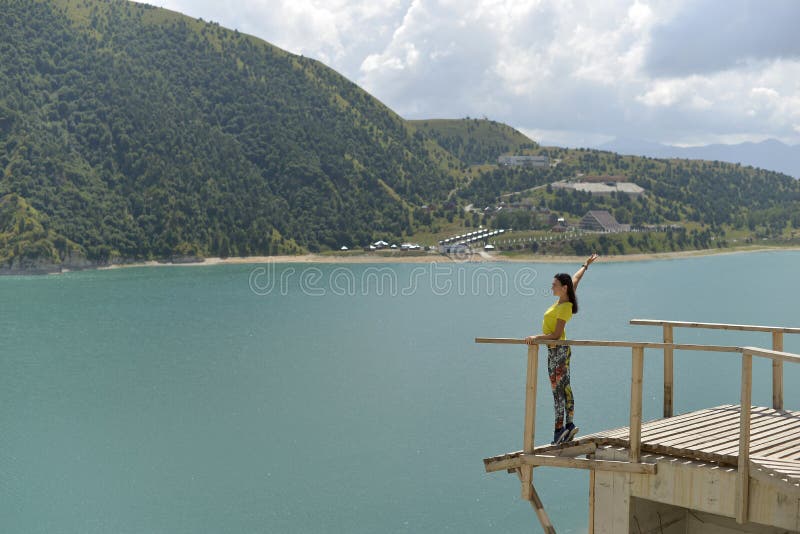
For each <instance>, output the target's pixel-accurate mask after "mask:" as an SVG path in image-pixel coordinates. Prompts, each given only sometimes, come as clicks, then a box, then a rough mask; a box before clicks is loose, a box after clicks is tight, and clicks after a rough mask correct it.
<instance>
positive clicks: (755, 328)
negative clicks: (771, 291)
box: [630, 319, 800, 417]
mask: <svg viewBox="0 0 800 534" xmlns="http://www.w3.org/2000/svg"><path fill="white" fill-rule="evenodd" d="M630 324H632V325H639V326H660V327H662V329H663V331H664V335H663V338H664V343H672V342H673V341H674V338H673V329H674V328H703V329H710V330H737V331H740V332H770V333H771V334H772V350H773V351H774V352H783V335H784V334H800V328H794V327H787V326H762V325H749V324H727V323H693V322H689V321H664V320H661V319H631V320H630ZM760 356H764V357H769V358H771V359H772V407H773V408H775V409H776V410H783V362H785V361H791V360H789V359H786V358H784V357H782V356H766V355H760ZM673 367H674V363H673V354H672V348H670V347H664V417H672V414H673V404H674V399H673V380H674V378H673Z"/></svg>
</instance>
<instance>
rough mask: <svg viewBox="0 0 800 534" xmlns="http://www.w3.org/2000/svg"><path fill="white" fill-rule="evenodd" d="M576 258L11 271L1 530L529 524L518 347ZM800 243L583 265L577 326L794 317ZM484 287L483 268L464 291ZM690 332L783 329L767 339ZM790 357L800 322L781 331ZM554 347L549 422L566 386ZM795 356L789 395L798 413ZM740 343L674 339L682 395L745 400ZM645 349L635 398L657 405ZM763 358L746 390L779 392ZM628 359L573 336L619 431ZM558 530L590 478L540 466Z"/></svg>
mask: <svg viewBox="0 0 800 534" xmlns="http://www.w3.org/2000/svg"><path fill="white" fill-rule="evenodd" d="M576 267H578V265H553V264H550V265H548V264H527V265H526V264H473V263H461V264H448V265H443V264H439V265H429V264H395V265H385V264H384V265H347V266H342V265H305V264H294V265H290V264H283V265H274V264H273V265H269V264H267V265H226V266H208V267H163V268H130V269H119V270H111V271H91V272H79V273H67V274H63V275H58V276H45V277H5V278H0V299H2V307H0V325H2V328H0V343H2V345H1V346H2V352H0V532H9V533H40V532H41V533H81V534H87V533H187V534H188V533H192V534H195V533H228V532H229V533H266V532H269V533H273V532H275V533H299V532H347V533H350V532H353V533H375V532H409V533H417V532H426V533H440V532H457V533H467V532H475V533H477V532H531V530H532V529H533V530H534V531H535V530H538V529H539V527H538V523H537V520H536V516H535V514H534V513H533V510H532V509H531V508H530V506H529V505H528V504H527V503H526V502H524V501H521V500H520V499H519V483H518V481H517V479H516V477H514V476H511V475H508V474H506V473H505V472H502V473H493V474H486V473H484V470H483V463H482V459H483V458H484V457H487V456H493V455H496V454H501V453H504V452H508V451H513V450H518V449H520V448H521V446H522V414H523V394H524V385H525V384H524V381H525V379H524V377H525V361H526V358H525V355H526V351H525V347H522V346H500V345H476V344H475V343H474V342H473V340H474V338H475V337H522V336H524V335H528V334H532V333H537V332H538V331H539V328H540V324H541V315H542V313H543V312H544V310H545V309H546V308H547V307H548V306H549V305H550V303H551V302H552V301H553V297H552V295H550V294H549V287H550V282H551V280H552V275H553V274H554V273H556V272H559V271H565V270H566V271H569V272H573V271H574V270H575V268H576ZM798 273H800V252H795V251H782V252H762V253H752V254H734V255H721V256H709V257H700V258H693V259H682V260H672V261H655V262H632V263H616V264H613V263H608V264H603V263H598V264H595V265H593V266H592V268H591V269H590V270H589V272H588V274H587V275H586V277H585V278H584V281H583V282H582V284H581V287H580V290H579V292H578V297H579V302H580V306H581V308H580V313H579V314H577V315H576V316H575V317H574V318H573V320H572V321H571V322H570V323H569V325H568V327H567V333H568V335H569V337H571V338H578V339H629V340H630V339H636V340H659V338H660V329H657V328H652V327H633V326H630V325H628V320H629V319H631V318H634V317H638V318H657V319H658V318H660V319H673V320H675V319H677V320H689V321H704V322H729V323H748V324H768V325H786V326H798V325H800V316H799V315H800V314H798V302H800V281H799V279H798ZM473 284H474V285H473ZM676 341H679V342H698V343H719V344H733V345H739V344H741V345H744V344H747V345H760V346H769V345H770V338H769V335H768V334H743V333H738V334H737V333H724V332H716V331H710V332H709V331H706V332H702V331H700V332H698V331H688V330H678V331H676ZM785 349H786V350H787V351H793V352H800V336H791V335H787V336H786V340H785ZM545 360H546V358H542V359H541V361H540V365H541V367H540V373H539V397H538V406H539V409H538V416H537V432H538V435H539V436H540V439H537V442H539V443H542V442H545V441H548V440H549V434H550V429H551V426H552V398H551V396H550V392H549V387H548V385H547V374H546V366H545ZM796 367H798V366H791V365H787V367H786V371H785V380H786V387H785V389H786V406H787V408H794V409H797V408H800V389H798V388H797V385H798V384H800V369H797V368H796ZM739 370H740V363H739V359H738V358H736V357H735V356H732V355H725V354H710V355H709V354H700V353H678V354H677V355H676V371H675V373H676V385H675V387H676V390H675V398H676V411H677V412H683V411H689V410H692V409H697V408H701V407H710V406H716V405H719V404H725V403H738V398H739ZM661 372H662V368H661V357H660V355H659V354H658V353H657V352H655V351H647V352H646V359H645V384H644V402H645V405H644V415H645V418H646V419H652V418H655V417H658V416H659V415H660V413H661V409H662V407H661V391H660V380H661ZM770 376H771V374H770V364H769V362H766V361H761V360H759V359H756V362H755V368H754V381H755V389H754V395H753V399H754V403H755V404H759V405H762V406H768V405H769V404H770ZM629 380H630V353H629V352H628V351H619V350H615V349H607V348H591V349H590V348H576V349H575V350H574V351H573V358H572V382H573V388H574V390H575V397H576V413H575V418H576V423H577V424H578V425H579V426H580V427H581V430H582V432H592V431H597V430H601V429H604V428H612V427H617V426H624V425H627V417H628V403H629V399H628V395H629V391H630V390H629V387H630V386H629ZM536 485H537V489H538V490H539V492H540V494H541V497H542V499H543V501H544V503H545V507H546V509H547V510H548V512H549V513H550V515H551V517H552V519H553V522H554V524H555V526H556V529H557V530H558V531H559V532H585V531H586V528H587V514H588V507H587V496H588V474H587V472H584V471H577V470H566V469H545V468H542V469H537V471H536Z"/></svg>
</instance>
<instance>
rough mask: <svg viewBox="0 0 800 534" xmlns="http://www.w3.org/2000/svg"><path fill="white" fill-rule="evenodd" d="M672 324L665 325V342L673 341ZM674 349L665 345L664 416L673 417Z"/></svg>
mask: <svg viewBox="0 0 800 534" xmlns="http://www.w3.org/2000/svg"><path fill="white" fill-rule="evenodd" d="M672 339H673V338H672V325H671V324H665V325H664V343H672ZM673 352H674V351H673V349H672V347H664V417H672V415H673V413H674V411H673V407H672V402H673V401H672V383H673V378H674V371H673V369H674V368H673Z"/></svg>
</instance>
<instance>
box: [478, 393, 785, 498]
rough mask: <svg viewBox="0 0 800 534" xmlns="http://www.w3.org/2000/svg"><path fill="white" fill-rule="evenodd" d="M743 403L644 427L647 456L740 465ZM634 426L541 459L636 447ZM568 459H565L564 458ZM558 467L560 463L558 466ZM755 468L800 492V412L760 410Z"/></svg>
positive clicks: (755, 421)
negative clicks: (740, 423)
mask: <svg viewBox="0 0 800 534" xmlns="http://www.w3.org/2000/svg"><path fill="white" fill-rule="evenodd" d="M739 418H740V410H739V405H723V406H717V407H715V408H708V409H704V410H698V411H695V412H689V413H685V414H682V415H677V416H674V417H670V418H665V419H656V420H653V421H648V422H645V423H642V435H641V450H642V452H643V453H650V454H655V455H664V456H670V457H675V458H685V459H687V460H698V461H702V462H709V463H713V464H716V465H720V466H732V467H736V466H737V464H738V457H739V441H740V436H739V420H740V419H739ZM629 435H630V431H629V428H628V427H621V428H617V429H612V430H604V431H602V432H596V433H594V434H589V435H586V436H580V437H579V439H577V440H575V441H572V442H570V443H567V444H563V445H557V446H552V445H545V446H539V447H536V448H535V450H534V453H533V454H535V455H547V456H554V457H564V456H567V457H569V456H572V457H574V456H578V455H584V454H588V455H591V454H592V452H593V450H595V449H596V448H598V447H604V446H612V447H621V448H630V437H629ZM520 455H522V451H517V452H512V453H508V454H503V455H500V456H494V457H491V458H486V459H484V465H485V467H486V470H487V471H499V470H502V469H508V470H509V471H510V472H514V471H516V469H515V468H512V466H513V465H514V464H516V463H517V462H518V458H519V457H520ZM561 461H563V460H561ZM553 463H554V465H555V464H556V463H557V462H553ZM750 467H751V474H752V471H753V470H756V471H759V472H760V474H763V475H765V476H769V477H773V479H776V481H777V480H780V481H782V482H783V483H784V484H788V485H789V486H792V487H794V488H795V489H797V490H800V412H797V411H787V410H775V409H773V408H764V407H758V406H754V407H753V408H752V411H751V421H750Z"/></svg>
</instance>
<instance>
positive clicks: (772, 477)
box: [750, 462, 800, 499]
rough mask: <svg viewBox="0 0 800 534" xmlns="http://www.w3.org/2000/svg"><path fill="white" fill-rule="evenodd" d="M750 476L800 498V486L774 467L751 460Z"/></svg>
mask: <svg viewBox="0 0 800 534" xmlns="http://www.w3.org/2000/svg"><path fill="white" fill-rule="evenodd" d="M750 476H751V477H753V478H755V479H756V480H758V481H760V482H764V483H766V484H769V485H770V486H773V487H774V488H775V489H776V490H777V491H779V492H780V493H786V494H788V495H789V496H791V497H793V498H795V499H800V486H798V485H797V484H795V483H792V482H789V481H788V480H785V479H784V478H783V476H782V474H781V473H780V472H778V471H775V470H774V469H771V468H769V467H766V466H764V465H760V464H758V463H756V462H750Z"/></svg>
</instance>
